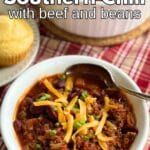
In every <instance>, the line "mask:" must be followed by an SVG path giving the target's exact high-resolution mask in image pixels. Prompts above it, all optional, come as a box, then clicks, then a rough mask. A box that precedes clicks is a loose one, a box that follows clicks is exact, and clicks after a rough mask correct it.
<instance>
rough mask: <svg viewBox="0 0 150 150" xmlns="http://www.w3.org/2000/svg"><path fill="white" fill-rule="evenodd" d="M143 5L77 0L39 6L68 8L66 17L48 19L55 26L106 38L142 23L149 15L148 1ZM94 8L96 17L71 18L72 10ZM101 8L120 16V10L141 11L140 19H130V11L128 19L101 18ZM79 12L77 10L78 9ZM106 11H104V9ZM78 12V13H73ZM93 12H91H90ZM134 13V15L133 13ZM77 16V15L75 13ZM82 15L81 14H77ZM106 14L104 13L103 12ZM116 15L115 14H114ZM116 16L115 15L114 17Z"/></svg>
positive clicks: (86, 35)
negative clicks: (69, 2) (84, 2)
mask: <svg viewBox="0 0 150 150" xmlns="http://www.w3.org/2000/svg"><path fill="white" fill-rule="evenodd" d="M145 3H146V4H145V5H123V4H121V5H117V4H114V5H106V4H105V3H104V2H102V1H97V2H96V5H91V4H89V5H83V0H79V5H65V4H62V5H57V4H56V5H44V4H43V3H41V4H40V7H41V8H42V10H43V9H44V10H46V11H51V10H64V8H65V7H66V8H68V13H67V19H57V18H55V19H50V21H52V22H53V23H54V24H55V25H56V26H58V27H59V28H61V29H63V30H65V31H67V32H70V33H73V34H76V35H80V36H85V37H92V38H106V37H114V36H117V35H122V34H125V33H127V32H129V31H131V30H133V29H135V28H137V27H138V26H140V25H142V24H143V23H144V22H145V21H146V20H147V19H148V18H149V17H150V11H149V8H150V1H149V0H146V2H145ZM94 7H95V8H96V11H95V14H96V19H85V18H83V19H73V18H72V12H73V11H74V10H93V8H94ZM102 8H103V9H104V10H112V11H111V12H112V13H111V15H110V16H113V15H112V14H114V12H117V13H118V14H120V15H119V16H122V15H121V14H122V13H121V11H122V10H124V11H125V10H126V11H128V13H129V12H131V11H133V10H134V11H135V10H136V11H137V12H138V11H140V12H141V18H140V19H131V18H130V13H129V15H127V18H128V19H110V18H108V19H103V18H102V17H101V16H102V13H101V11H102ZM78 12H79V11H78ZM105 12H106V11H105ZM137 12H136V13H135V12H134V13H133V12H132V15H133V14H134V15H133V16H136V15H137V16H138V15H139V14H140V13H139V14H138V13H137ZM74 14H79V13H74ZM92 14H93V13H92ZM135 14H136V15H135ZM76 16H77V15H76ZM78 16H80V17H81V16H82V15H78ZM83 16H85V13H83ZM105 16H106V13H105ZM116 16H117V15H116ZM116 18H117V17H116Z"/></svg>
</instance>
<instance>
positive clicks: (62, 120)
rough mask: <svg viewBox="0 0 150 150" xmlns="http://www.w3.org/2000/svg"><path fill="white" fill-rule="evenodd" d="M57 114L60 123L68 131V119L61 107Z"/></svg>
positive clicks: (58, 108)
mask: <svg viewBox="0 0 150 150" xmlns="http://www.w3.org/2000/svg"><path fill="white" fill-rule="evenodd" d="M57 112H58V121H59V122H60V123H61V125H62V126H63V129H66V127H67V124H66V118H65V115H64V112H63V110H62V108H61V107H60V106H58V107H57Z"/></svg>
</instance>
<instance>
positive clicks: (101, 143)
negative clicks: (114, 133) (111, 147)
mask: <svg viewBox="0 0 150 150" xmlns="http://www.w3.org/2000/svg"><path fill="white" fill-rule="evenodd" d="M98 143H99V145H100V147H101V148H102V150H108V146H107V144H106V143H105V142H102V141H98Z"/></svg>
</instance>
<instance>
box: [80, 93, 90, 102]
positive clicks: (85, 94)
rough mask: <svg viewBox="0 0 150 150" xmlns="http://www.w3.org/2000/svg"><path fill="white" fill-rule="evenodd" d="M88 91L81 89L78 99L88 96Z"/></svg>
mask: <svg viewBox="0 0 150 150" xmlns="http://www.w3.org/2000/svg"><path fill="white" fill-rule="evenodd" d="M88 95H89V93H88V92H87V91H83V92H82V93H81V96H80V99H82V100H84V99H85V98H86V97H88Z"/></svg>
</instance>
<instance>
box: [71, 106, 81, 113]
mask: <svg viewBox="0 0 150 150" xmlns="http://www.w3.org/2000/svg"><path fill="white" fill-rule="evenodd" d="M72 111H73V112H74V113H79V112H80V110H79V108H75V107H74V108H73V109H72Z"/></svg>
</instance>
